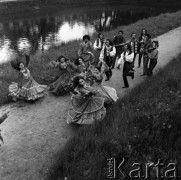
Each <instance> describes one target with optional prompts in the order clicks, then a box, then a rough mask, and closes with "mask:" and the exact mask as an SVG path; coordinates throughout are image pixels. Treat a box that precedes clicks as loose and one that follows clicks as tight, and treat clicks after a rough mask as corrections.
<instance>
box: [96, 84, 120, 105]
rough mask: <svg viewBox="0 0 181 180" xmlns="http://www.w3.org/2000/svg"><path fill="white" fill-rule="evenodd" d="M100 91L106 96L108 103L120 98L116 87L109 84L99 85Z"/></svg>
mask: <svg viewBox="0 0 181 180" xmlns="http://www.w3.org/2000/svg"><path fill="white" fill-rule="evenodd" d="M96 88H97V89H98V92H99V93H100V94H101V95H102V97H104V98H105V103H106V104H113V103H114V102H116V101H117V100H118V96H117V92H116V90H115V89H114V88H112V87H109V86H102V85H97V86H96Z"/></svg>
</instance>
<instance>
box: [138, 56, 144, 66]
mask: <svg viewBox="0 0 181 180" xmlns="http://www.w3.org/2000/svg"><path fill="white" fill-rule="evenodd" d="M142 56H143V54H142V53H139V58H138V67H140V66H141V59H142Z"/></svg>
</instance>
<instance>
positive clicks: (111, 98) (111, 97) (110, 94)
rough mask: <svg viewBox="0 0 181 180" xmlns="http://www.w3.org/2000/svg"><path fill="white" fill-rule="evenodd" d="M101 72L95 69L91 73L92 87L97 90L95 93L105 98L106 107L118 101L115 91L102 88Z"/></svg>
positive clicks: (99, 69)
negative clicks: (92, 78)
mask: <svg viewBox="0 0 181 180" xmlns="http://www.w3.org/2000/svg"><path fill="white" fill-rule="evenodd" d="M103 72H104V71H102V69H101V68H98V67H97V68H95V69H94V71H93V72H92V75H93V77H94V85H93V86H94V87H95V88H97V91H98V92H99V93H100V94H101V95H102V96H103V97H104V98H105V103H106V104H107V105H110V104H113V103H114V102H116V101H117V100H118V96H117V93H116V90H115V89H114V88H112V87H109V86H103V85H102V80H103Z"/></svg>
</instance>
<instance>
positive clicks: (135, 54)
mask: <svg viewBox="0 0 181 180" xmlns="http://www.w3.org/2000/svg"><path fill="white" fill-rule="evenodd" d="M136 56H137V53H134V58H133V63H135V59H136Z"/></svg>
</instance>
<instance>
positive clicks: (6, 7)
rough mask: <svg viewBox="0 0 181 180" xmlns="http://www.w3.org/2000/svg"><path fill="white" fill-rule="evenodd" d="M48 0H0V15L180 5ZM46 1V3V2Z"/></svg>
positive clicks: (142, 0) (143, 0)
mask: <svg viewBox="0 0 181 180" xmlns="http://www.w3.org/2000/svg"><path fill="white" fill-rule="evenodd" d="M49 1H50V0H45V1H44V2H41V0H19V1H10V2H1V1H0V15H1V16H6V15H9V14H15V13H30V12H32V13H33V12H46V11H49V10H50V9H52V10H54V9H59V8H62V7H63V8H64V7H83V6H85V5H89V6H93V5H108V4H110V5H111V4H119V5H121V4H123V5H124V4H129V5H138V6H153V7H160V6H162V8H163V7H179V6H180V7H181V2H177V1H176V0H173V1H171V0H167V1H164V2H157V1H156V0H153V1H152V2H149V1H147V0H134V1H133V0H123V1H121V2H120V0H111V2H110V1H109V0H97V1H96V0H85V1H84V2H83V1H81V0H78V1H76V2H75V1H74V0H68V1H65V0H55V1H54V2H53V3H52V2H51V1H50V2H49ZM46 2H47V3H46Z"/></svg>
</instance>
